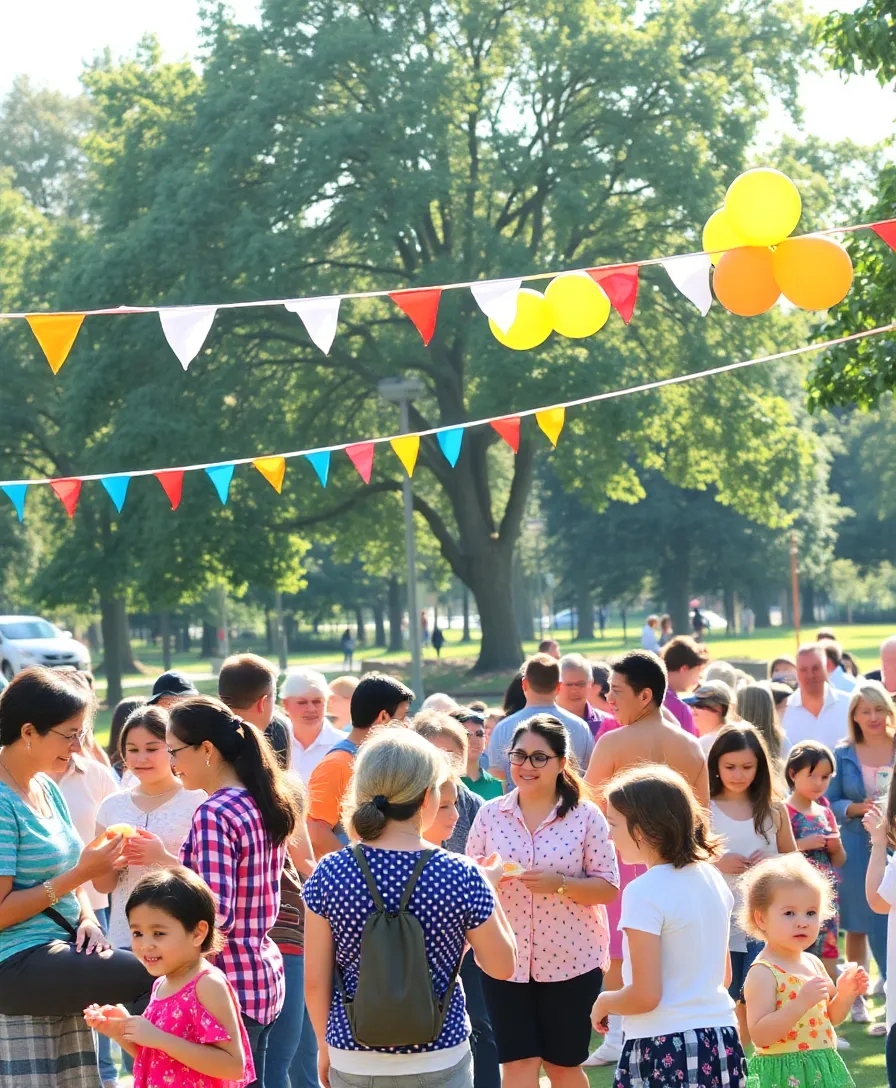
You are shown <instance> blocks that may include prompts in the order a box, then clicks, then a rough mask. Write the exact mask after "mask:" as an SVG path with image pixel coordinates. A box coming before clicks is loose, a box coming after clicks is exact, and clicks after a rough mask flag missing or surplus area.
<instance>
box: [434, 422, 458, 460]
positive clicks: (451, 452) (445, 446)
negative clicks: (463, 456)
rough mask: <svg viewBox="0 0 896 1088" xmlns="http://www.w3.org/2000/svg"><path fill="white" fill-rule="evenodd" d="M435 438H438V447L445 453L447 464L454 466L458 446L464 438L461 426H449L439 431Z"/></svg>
mask: <svg viewBox="0 0 896 1088" xmlns="http://www.w3.org/2000/svg"><path fill="white" fill-rule="evenodd" d="M436 438H437V439H438V440H439V448H440V449H441V451H442V453H444V454H445V458H446V459H447V461H448V464H449V465H451V467H452V468H454V466H455V465H456V464H457V459H458V457H460V447H461V444H462V443H463V440H464V429H463V427H450V428H449V429H448V430H447V431H439V432H438V434H437V435H436Z"/></svg>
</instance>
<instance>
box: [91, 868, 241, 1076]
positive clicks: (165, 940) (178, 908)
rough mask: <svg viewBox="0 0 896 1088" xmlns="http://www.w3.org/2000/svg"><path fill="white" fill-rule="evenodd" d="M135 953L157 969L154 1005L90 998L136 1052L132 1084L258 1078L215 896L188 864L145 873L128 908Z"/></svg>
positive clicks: (100, 1019) (105, 1027)
mask: <svg viewBox="0 0 896 1088" xmlns="http://www.w3.org/2000/svg"><path fill="white" fill-rule="evenodd" d="M126 912H127V916H128V923H129V925H130V927H131V943H132V947H133V950H134V953H135V955H137V956H138V957H139V958H140V959H141V960H142V961H143V964H144V966H145V967H146V969H147V971H149V973H150V974H151V975H156V976H158V977H157V978H156V981H155V982H154V983H153V987H152V996H151V998H150V1001H149V1005H148V1006H147V1008H146V1011H145V1012H144V1014H143V1015H142V1016H131V1015H130V1013H129V1012H128V1010H127V1009H126V1008H125V1007H124V1006H123V1005H103V1006H102V1007H101V1006H99V1005H91V1006H90V1007H89V1008H87V1009H85V1010H84V1015H85V1018H86V1020H87V1023H88V1024H89V1025H90V1026H91V1027H92V1028H95V1029H96V1030H97V1031H99V1032H101V1033H102V1034H103V1035H108V1036H109V1037H110V1038H111V1039H114V1040H115V1041H116V1042H118V1043H119V1044H120V1045H121V1047H122V1048H123V1049H124V1050H126V1051H127V1052H128V1053H129V1054H131V1055H132V1056H133V1057H134V1088H244V1086H245V1085H247V1084H250V1083H251V1082H252V1081H254V1080H255V1069H254V1066H253V1063H252V1053H251V1050H250V1046H249V1038H248V1036H247V1034H246V1029H245V1027H244V1026H243V1021H242V1019H241V1017H240V1009H239V1002H238V1000H237V997H236V994H235V993H234V991H233V988H232V987H231V985H230V983H229V982H228V981H227V979H226V978H225V977H224V975H223V974H222V972H221V971H219V970H218V969H217V967H213V966H212V965H211V964H210V963H208V962H207V961H206V960H205V956H206V955H207V954H208V953H213V952H214V951H215V947H216V943H217V938H218V935H217V933H216V931H215V901H214V897H213V896H212V893H211V891H210V890H209V888H208V886H207V885H206V884H205V883H204V881H202V880H201V879H200V878H199V877H198V876H196V875H195V874H194V873H191V872H189V871H188V870H186V869H181V868H177V869H163V870H157V871H155V872H152V873H150V874H149V875H148V876H146V877H144V878H143V880H141V881H140V883H139V884H138V885H137V887H136V888H135V889H134V891H133V892H132V893H131V896H130V898H129V899H128V903H127V908H126Z"/></svg>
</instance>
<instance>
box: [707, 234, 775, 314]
mask: <svg viewBox="0 0 896 1088" xmlns="http://www.w3.org/2000/svg"><path fill="white" fill-rule="evenodd" d="M712 289H713V291H715V293H716V298H717V299H718V300H719V302H721V304H722V305H723V306H724V307H725V309H726V310H730V311H731V313H733V314H738V315H740V317H756V315H757V314H764V313H765V312H766V310H770V309H771V308H772V306H774V304H775V303H776V302H777V301H778V298H779V297H780V295H781V288H780V287H779V286H778V284H777V283H776V282H775V276H774V273H773V271H772V251H771V250H770V249H768V248H766V247H758V246H745V247H744V248H743V249H731V250H729V251H728V252H727V253H725V254H724V255H723V256H722V258H721V259H720V261H719V263H718V264H717V265H716V270H715V272H714V273H713V277H712Z"/></svg>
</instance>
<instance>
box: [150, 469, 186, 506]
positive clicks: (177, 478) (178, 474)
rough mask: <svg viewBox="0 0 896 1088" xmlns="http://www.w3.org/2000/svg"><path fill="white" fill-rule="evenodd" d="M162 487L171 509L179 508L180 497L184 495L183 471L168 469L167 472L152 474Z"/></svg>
mask: <svg viewBox="0 0 896 1088" xmlns="http://www.w3.org/2000/svg"><path fill="white" fill-rule="evenodd" d="M153 475H154V476H155V478H156V479H157V480H158V481H159V483H160V484H161V485H162V490H163V491H164V492H165V494H166V495H167V496H168V499H169V500H170V502H171V509H172V510H176V509H177V508H178V506H180V500H181V496H182V495H183V493H184V472H183V469H180V468H178V469H169V470H168V471H167V472H156V473H153Z"/></svg>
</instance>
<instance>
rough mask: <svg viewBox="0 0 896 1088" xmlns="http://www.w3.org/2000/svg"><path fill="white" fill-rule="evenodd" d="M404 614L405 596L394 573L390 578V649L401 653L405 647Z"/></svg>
mask: <svg viewBox="0 0 896 1088" xmlns="http://www.w3.org/2000/svg"><path fill="white" fill-rule="evenodd" d="M403 616H404V596H403V594H402V592H401V583H400V582H399V581H398V579H397V578H396V577H395V575H394V574H393V575H392V577H391V578H390V579H389V650H390V651H391V652H392V653H400V652H401V651H402V650H403V649H404V639H403V638H402V637H401V621H402V617H403Z"/></svg>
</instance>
